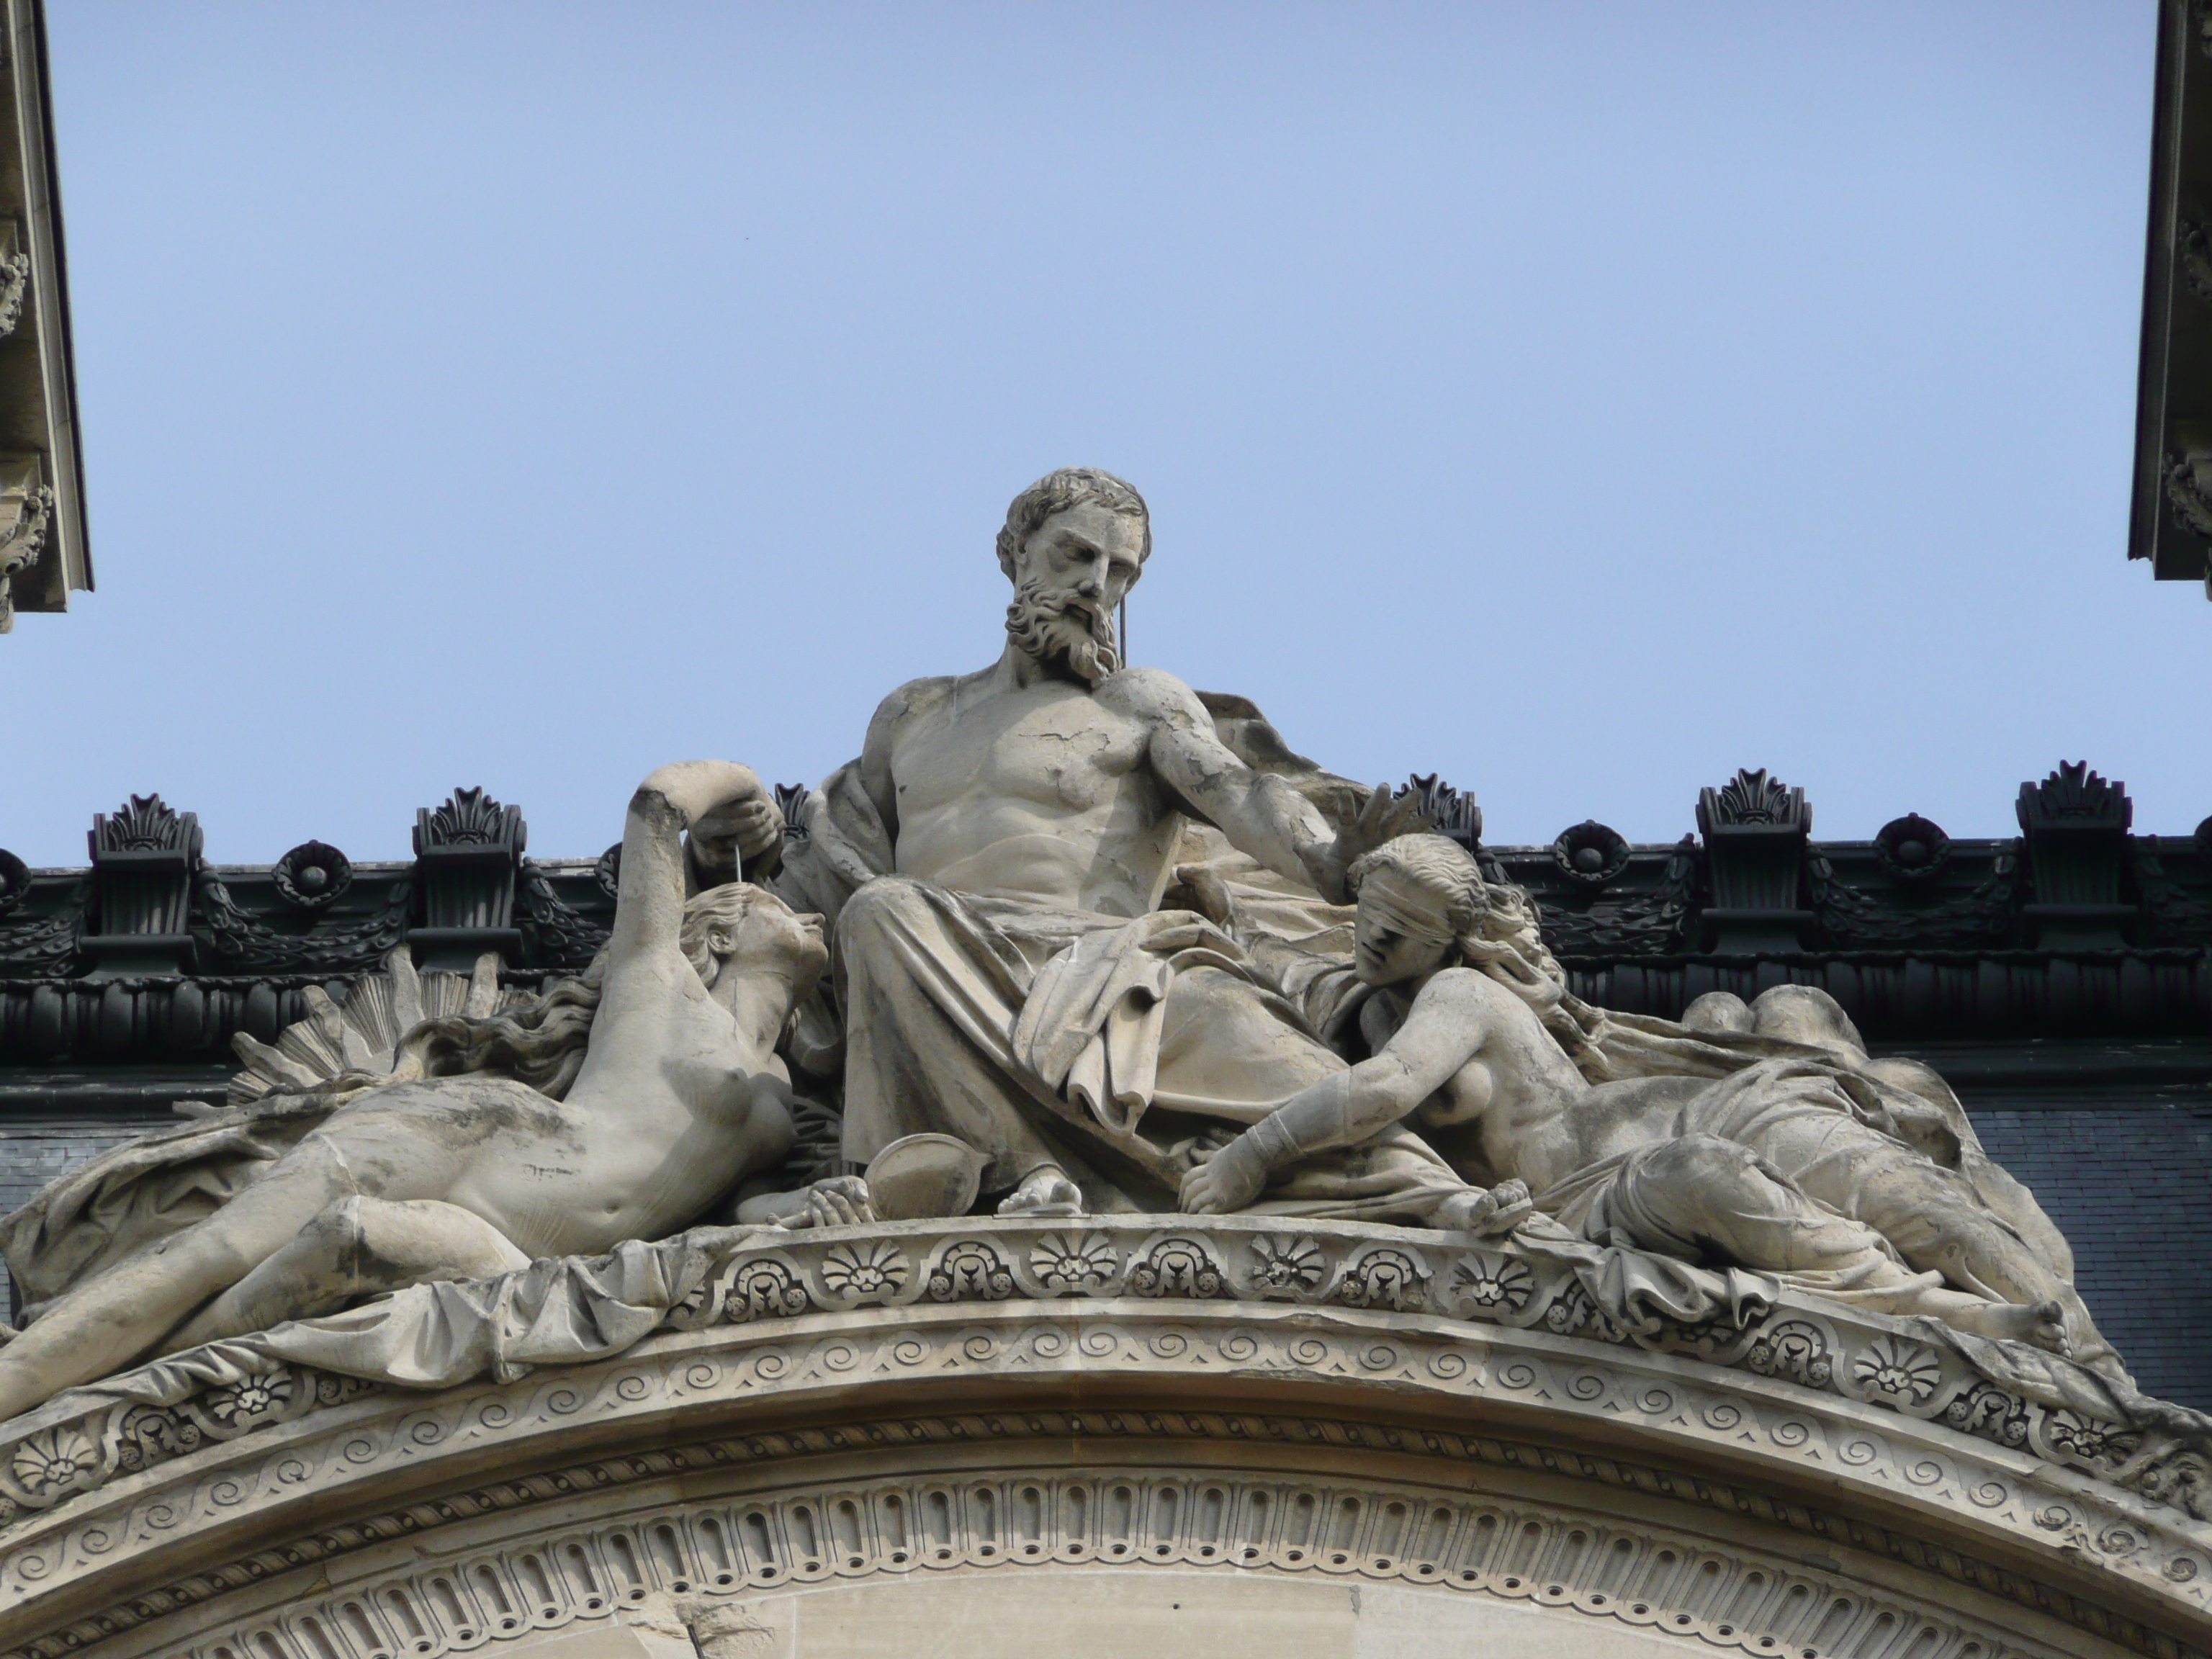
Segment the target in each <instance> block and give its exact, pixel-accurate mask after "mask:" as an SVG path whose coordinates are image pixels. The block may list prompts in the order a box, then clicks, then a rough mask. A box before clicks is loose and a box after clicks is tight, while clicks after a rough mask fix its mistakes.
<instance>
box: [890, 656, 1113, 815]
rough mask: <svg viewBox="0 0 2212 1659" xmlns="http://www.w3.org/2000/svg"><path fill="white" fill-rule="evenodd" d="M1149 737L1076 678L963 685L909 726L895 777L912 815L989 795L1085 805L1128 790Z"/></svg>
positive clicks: (897, 753)
mask: <svg viewBox="0 0 2212 1659" xmlns="http://www.w3.org/2000/svg"><path fill="white" fill-rule="evenodd" d="M1149 735H1150V732H1149V729H1148V728H1147V727H1146V725H1145V724H1144V722H1142V721H1141V720H1137V719H1136V718H1134V717H1133V716H1131V715H1129V714H1123V713H1122V712H1121V711H1120V710H1118V709H1115V708H1112V707H1110V706H1109V705H1107V704H1105V703H1103V702H1100V701H1099V700H1098V699H1097V697H1096V696H1091V694H1089V693H1087V692H1085V691H1082V690H1079V689H1077V688H1075V687H1073V686H1065V685H1059V684H1053V685H1047V686H1031V687H1027V688H1025V689H1024V690H1020V691H1017V692H1013V693H1011V694H1007V693H1001V694H999V695H996V696H968V697H963V696H961V695H959V691H958V690H957V688H956V689H955V690H952V691H951V692H948V694H947V695H946V696H945V697H944V698H943V699H941V700H940V701H939V702H938V703H937V704H936V705H935V706H934V707H932V708H927V709H924V710H919V711H917V712H916V714H915V715H914V716H912V717H911V718H910V719H909V720H908V724H907V726H906V729H905V730H903V731H902V732H900V734H899V737H898V738H897V740H896V743H895V744H894V745H893V749H892V754H891V775H892V781H893V783H894V784H895V785H896V788H897V790H898V798H899V808H900V811H901V813H902V815H903V814H907V813H911V812H914V811H927V810H928V809H930V808H933V807H937V806H942V805H951V804H952V803H954V802H957V801H961V800H963V799H981V798H991V799H1006V798H1012V799H1022V800H1026V801H1030V802H1034V803H1036V805H1041V806H1047V807H1053V808H1057V809H1060V810H1063V811H1085V810H1087V809H1090V808H1091V807H1094V806H1098V805H1105V804H1107V803H1108V802H1109V801H1111V800H1112V799H1115V798H1116V797H1118V796H1120V795H1121V794H1123V793H1126V791H1127V787H1129V784H1130V782H1131V781H1133V779H1132V774H1133V773H1136V772H1137V771H1138V769H1139V763H1140V762H1141V761H1142V760H1143V759H1144V756H1145V748H1146V741H1147V739H1148V738H1149Z"/></svg>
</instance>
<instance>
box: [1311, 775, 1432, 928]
mask: <svg viewBox="0 0 2212 1659" xmlns="http://www.w3.org/2000/svg"><path fill="white" fill-rule="evenodd" d="M1433 827H1434V826H1433V825H1432V824H1431V822H1430V819H1429V817H1428V815H1427V814H1426V813H1425V812H1423V811H1421V809H1420V808H1419V806H1418V805H1415V804H1414V800H1413V797H1412V796H1410V795H1408V796H1405V797H1403V798H1402V799H1401V798H1400V797H1397V796H1394V795H1392V794H1391V793H1390V786H1389V784H1387V783H1378V784H1376V786H1375V793H1372V794H1370V796H1368V798H1367V804H1366V805H1364V806H1363V807H1361V808H1360V809H1359V816H1358V817H1356V818H1354V819H1353V820H1352V822H1351V823H1348V824H1346V825H1345V826H1344V828H1343V829H1340V830H1338V831H1337V833H1336V839H1335V840H1334V841H1333V842H1330V843H1329V844H1328V846H1327V847H1325V848H1321V849H1319V850H1318V851H1317V852H1316V854H1312V855H1310V857H1309V860H1308V863H1309V866H1310V868H1311V869H1312V871H1313V875H1314V884H1315V885H1316V886H1317V887H1318V888H1320V890H1321V896H1322V897H1323V898H1325V899H1327V900H1328V902H1330V903H1331V904H1346V903H1349V902H1351V898H1352V892H1351V888H1350V886H1349V884H1348V882H1347V880H1346V878H1347V877H1348V876H1349V875H1350V874H1351V872H1352V866H1353V865H1355V864H1357V863H1358V862H1359V860H1361V859H1363V858H1364V857H1366V856H1367V854H1370V853H1371V852H1373V851H1374V850H1375V849H1376V848H1378V847H1380V846H1382V845H1383V842H1386V841H1395V840H1396V839H1397V838H1398V837H1399V836H1410V835H1413V834H1415V833H1417V832H1418V831H1420V830H1423V829H1431V828H1433Z"/></svg>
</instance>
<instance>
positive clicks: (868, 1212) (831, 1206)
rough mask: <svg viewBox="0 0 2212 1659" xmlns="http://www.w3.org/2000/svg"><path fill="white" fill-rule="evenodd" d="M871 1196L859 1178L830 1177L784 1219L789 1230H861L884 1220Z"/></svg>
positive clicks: (819, 1183) (810, 1190)
mask: <svg viewBox="0 0 2212 1659" xmlns="http://www.w3.org/2000/svg"><path fill="white" fill-rule="evenodd" d="M881 1219H882V1218H881V1217H879V1216H878V1215H877V1213H876V1206H875V1203H874V1201H873V1200H871V1199H870V1198H869V1196H868V1183H867V1182H866V1181H864V1180H862V1179H861V1178H860V1176H830V1177H829V1179H828V1180H826V1181H817V1182H815V1183H814V1184H813V1185H812V1186H811V1187H809V1188H807V1189H806V1198H805V1203H804V1205H803V1206H801V1207H800V1208H799V1212H798V1213H797V1214H795V1215H790V1216H787V1217H785V1218H784V1221H783V1225H785V1226H786V1227H791V1228H799V1227H858V1226H861V1225H865V1224H866V1223H868V1222H871V1221H878V1220H881Z"/></svg>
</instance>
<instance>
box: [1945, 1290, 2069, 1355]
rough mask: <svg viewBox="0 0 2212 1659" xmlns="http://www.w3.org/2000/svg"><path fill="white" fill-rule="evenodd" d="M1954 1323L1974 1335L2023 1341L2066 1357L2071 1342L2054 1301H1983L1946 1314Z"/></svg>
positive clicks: (2060, 1307)
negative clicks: (1971, 1306)
mask: <svg viewBox="0 0 2212 1659" xmlns="http://www.w3.org/2000/svg"><path fill="white" fill-rule="evenodd" d="M1949 1317H1950V1321H1951V1322H1952V1323H1953V1324H1954V1325H1956V1326H1958V1327H1959V1328H1960V1329H1961V1330H1967V1331H1972V1332H1973V1333H1974V1334H1976V1335H1977V1336H1991V1337H1996V1338H1997V1339H1998V1340H2001V1341H2007V1342H2026V1343H2029V1344H2031V1345H2033V1346H2035V1347H2039V1348H2042V1349H2044V1350H2045V1351H2046V1352H2051V1353H2055V1354H2057V1355H2059V1356H2060V1357H2061V1358H2068V1359H2070V1358H2073V1356H2074V1343H2073V1340H2072V1339H2071V1338H2069V1336H2068V1335H2067V1334H2066V1309H2065V1306H2064V1304H2061V1303H2057V1302H1985V1303H1983V1304H1981V1305H1980V1306H1979V1307H1977V1308H1973V1309H1972V1310H1967V1309H1961V1310H1959V1311H1957V1312H1955V1313H1953V1314H1952V1315H1950V1316H1949Z"/></svg>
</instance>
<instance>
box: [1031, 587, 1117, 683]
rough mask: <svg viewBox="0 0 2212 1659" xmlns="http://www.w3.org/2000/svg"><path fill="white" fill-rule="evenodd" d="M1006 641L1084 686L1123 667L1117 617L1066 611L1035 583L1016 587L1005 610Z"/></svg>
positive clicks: (1099, 613) (1096, 681) (1102, 613)
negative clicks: (1116, 637)
mask: <svg viewBox="0 0 2212 1659" xmlns="http://www.w3.org/2000/svg"><path fill="white" fill-rule="evenodd" d="M1006 637H1007V638H1008V639H1010V640H1012V641H1013V642H1014V643H1015V645H1017V646H1018V647H1020V649H1021V651H1022V652H1023V653H1024V655H1026V656H1029V657H1031V658H1034V659H1036V661H1037V662H1039V663H1041V664H1042V665H1044V666H1045V667H1047V668H1049V669H1054V670H1060V669H1065V671H1066V672H1067V673H1068V674H1069V675H1070V676H1072V677H1073V678H1076V679H1079V680H1081V681H1082V682H1083V683H1084V684H1085V685H1096V684H1098V682H1099V681H1101V680H1103V679H1104V678H1106V677H1107V676H1108V675H1109V674H1110V673H1112V672H1113V671H1115V669H1117V668H1119V667H1120V666H1121V655H1120V653H1118V652H1116V651H1115V648H1114V618H1113V617H1111V616H1109V614H1108V613H1107V612H1105V611H1097V612H1096V613H1092V612H1089V611H1083V610H1080V609H1078V610H1073V611H1062V610H1061V609H1060V607H1059V606H1058V605H1056V604H1054V602H1053V601H1051V600H1048V599H1046V598H1045V596H1044V593H1043V592H1042V584H1041V583H1039V582H1036V581H1035V580H1030V581H1025V582H1023V583H1021V584H1020V585H1019V586H1017V587H1016V588H1015V589H1014V599H1013V603H1012V604H1011V605H1008V606H1007V607H1006Z"/></svg>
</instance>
